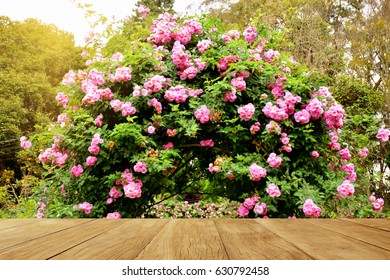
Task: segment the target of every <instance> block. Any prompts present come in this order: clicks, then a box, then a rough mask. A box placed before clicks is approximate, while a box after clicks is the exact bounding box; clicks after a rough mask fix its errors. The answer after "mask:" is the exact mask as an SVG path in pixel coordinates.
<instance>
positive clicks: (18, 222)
mask: <svg viewBox="0 0 390 280" xmlns="http://www.w3.org/2000/svg"><path fill="white" fill-rule="evenodd" d="M0 221H1V222H0V234H1V230H3V229H7V228H12V227H20V226H23V225H27V224H31V223H33V222H34V221H36V219H4V220H0Z"/></svg>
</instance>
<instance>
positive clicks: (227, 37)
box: [222, 30, 240, 44]
mask: <svg viewBox="0 0 390 280" xmlns="http://www.w3.org/2000/svg"><path fill="white" fill-rule="evenodd" d="M239 38H240V32H238V31H237V30H229V31H228V32H227V33H226V34H223V35H222V39H223V40H224V41H225V44H229V43H230V42H231V41H233V40H238V39H239Z"/></svg>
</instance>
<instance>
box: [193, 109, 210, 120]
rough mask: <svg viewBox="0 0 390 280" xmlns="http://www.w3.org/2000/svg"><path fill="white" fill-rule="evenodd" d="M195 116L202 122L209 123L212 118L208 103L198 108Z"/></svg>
mask: <svg viewBox="0 0 390 280" xmlns="http://www.w3.org/2000/svg"><path fill="white" fill-rule="evenodd" d="M194 115H195V118H196V119H197V120H198V121H200V122H201V123H207V122H208V121H209V120H210V110H209V109H208V108H207V106H206V105H202V106H201V107H200V108H199V109H198V110H196V111H195V113H194Z"/></svg>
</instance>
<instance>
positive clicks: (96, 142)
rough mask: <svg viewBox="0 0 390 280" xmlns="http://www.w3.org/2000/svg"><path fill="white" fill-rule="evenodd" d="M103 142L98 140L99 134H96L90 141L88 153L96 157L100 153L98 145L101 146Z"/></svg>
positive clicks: (100, 139)
mask: <svg viewBox="0 0 390 280" xmlns="http://www.w3.org/2000/svg"><path fill="white" fill-rule="evenodd" d="M103 142H104V140H103V139H102V138H100V134H98V133H96V134H95V135H94V136H93V138H92V141H91V145H90V146H89V147H88V152H90V153H91V154H93V155H97V154H99V152H100V147H99V144H102V143H103Z"/></svg>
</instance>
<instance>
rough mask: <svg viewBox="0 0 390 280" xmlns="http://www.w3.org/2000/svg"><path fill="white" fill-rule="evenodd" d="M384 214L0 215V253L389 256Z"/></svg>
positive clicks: (92, 256) (20, 256) (23, 256)
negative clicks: (234, 216)
mask: <svg viewBox="0 0 390 280" xmlns="http://www.w3.org/2000/svg"><path fill="white" fill-rule="evenodd" d="M389 237H390V231H389V220H388V219H386V220H380V219H377V220H374V219H368V220H366V219H362V220H352V219H351V220H350V219H331V220H327V219H317V220H314V219H298V220H288V219H215V220H208V219H189V220H188V219H181V220H163V219H121V220H116V219H42V220H0V259H3V260H11V259H20V260H22V259H23V260H24V259H34V260H44V259H72V260H73V259H74V260H78V259H88V260H98V259H100V260H110V259H123V260H124V259H128V260H132V259H137V260H162V259H167V260H225V259H236V260H247V259H259V260H260V259H272V260H278V259H282V260H288V259H297V260H302V259H326V260H333V259H336V260H344V259H346V260H355V259H364V260H371V259H381V260H390V238H389Z"/></svg>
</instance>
